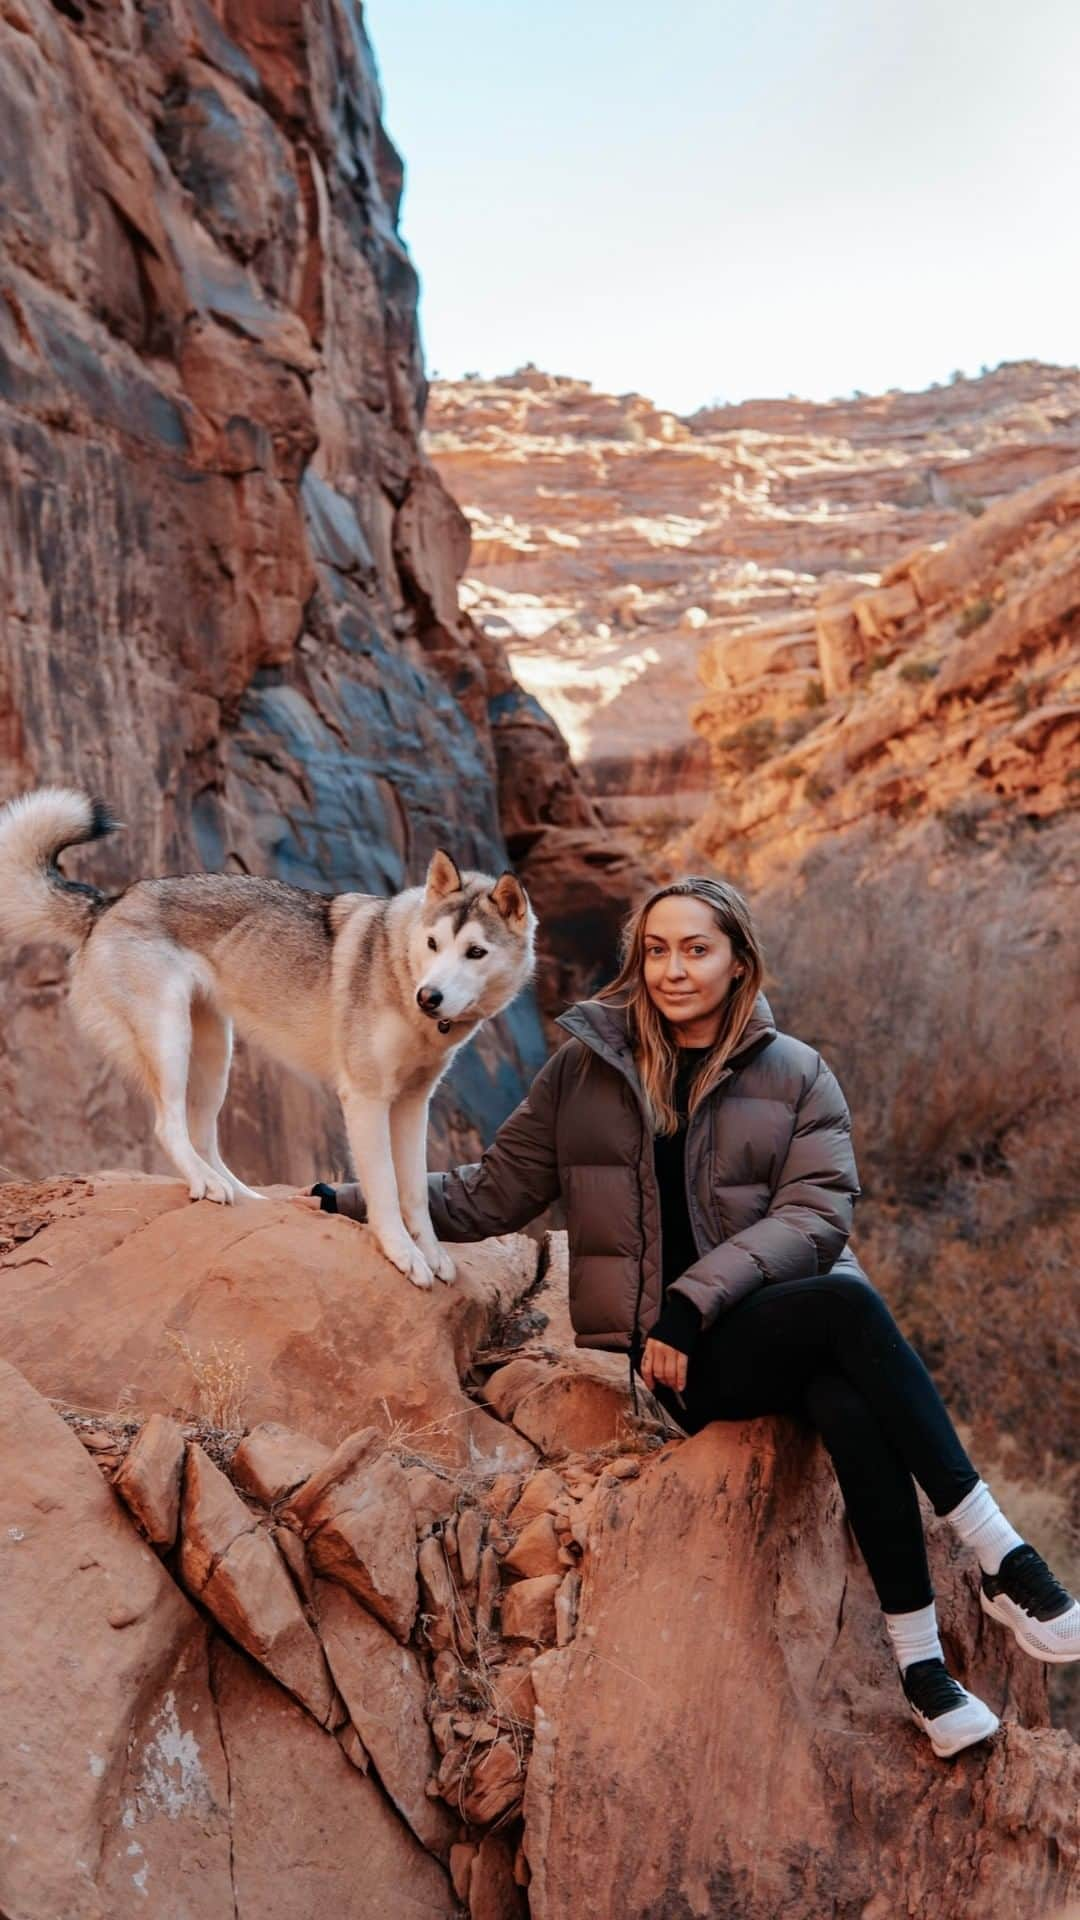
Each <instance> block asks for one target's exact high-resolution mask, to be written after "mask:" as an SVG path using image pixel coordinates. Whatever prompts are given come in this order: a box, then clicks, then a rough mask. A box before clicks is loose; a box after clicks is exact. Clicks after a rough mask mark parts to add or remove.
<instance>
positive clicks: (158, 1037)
mask: <svg viewBox="0 0 1080 1920" xmlns="http://www.w3.org/2000/svg"><path fill="white" fill-rule="evenodd" d="M191 1000H192V989H191V981H190V980H189V979H187V978H185V977H183V976H181V975H174V976H173V977H172V978H171V979H168V980H166V981H163V982H162V985H161V992H160V998H159V1000H158V1002H157V1005H156V1006H155V1008H154V1010H153V1025H152V1027H150V1025H149V1016H146V1025H147V1029H148V1030H146V1031H140V1032H139V1035H138V1038H139V1041H140V1043H141V1047H142V1051H143V1053H144V1055H145V1056H147V1060H148V1066H149V1071H148V1073H147V1080H148V1083H149V1086H150V1092H151V1095H152V1096H153V1100H154V1132H155V1133H156V1135H157V1137H158V1142H159V1144H160V1146H161V1148H162V1150H163V1152H165V1153H167V1154H168V1156H169V1159H170V1160H171V1161H172V1163H173V1166H174V1167H175V1168H176V1170H177V1172H178V1173H179V1174H180V1176H181V1178H182V1179H184V1180H186V1181H187V1183H188V1191H189V1192H190V1194H191V1198H192V1199H193V1200H203V1199H206V1200H216V1201H218V1202H219V1203H220V1204H221V1205H222V1206H231V1205H232V1202H233V1199H234V1197H235V1196H234V1194H233V1187H232V1182H231V1180H230V1179H229V1178H228V1176H227V1175H223V1174H220V1173H219V1172H218V1171H217V1168H216V1167H212V1166H210V1165H209V1163H208V1162H207V1161H206V1160H203V1159H202V1158H201V1157H200V1155H199V1154H198V1153H196V1151H195V1147H194V1145H193V1144H192V1139H191V1135H190V1133H189V1132H188V1118H187V1100H188V1073H189V1070H190V1066H191V1054H192V1024H191Z"/></svg>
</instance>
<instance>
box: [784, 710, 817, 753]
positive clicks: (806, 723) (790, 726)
mask: <svg viewBox="0 0 1080 1920" xmlns="http://www.w3.org/2000/svg"><path fill="white" fill-rule="evenodd" d="M816 726H817V713H816V712H815V711H810V710H808V711H806V712H804V713H793V714H792V715H791V716H790V718H789V719H787V720H785V721H784V725H783V728H782V729H781V738H782V740H783V742H784V745H785V746H788V747H793V746H794V745H795V742H796V740H801V739H802V737H803V735H804V734H806V733H813V731H814V728H815V727H816Z"/></svg>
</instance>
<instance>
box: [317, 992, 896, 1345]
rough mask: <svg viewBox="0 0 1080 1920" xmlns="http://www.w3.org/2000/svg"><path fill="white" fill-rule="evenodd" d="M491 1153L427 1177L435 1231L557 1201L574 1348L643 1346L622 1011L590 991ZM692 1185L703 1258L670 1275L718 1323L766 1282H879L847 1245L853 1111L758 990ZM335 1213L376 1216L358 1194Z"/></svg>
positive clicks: (649, 1199) (636, 1140) (340, 1198)
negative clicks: (562, 1214) (835, 1277)
mask: <svg viewBox="0 0 1080 1920" xmlns="http://www.w3.org/2000/svg"><path fill="white" fill-rule="evenodd" d="M558 1024H559V1025H560V1026H562V1027H565V1028H566V1030H567V1032H568V1033H569V1034H570V1035H571V1036H572V1037H571V1039H570V1040H569V1041H568V1042H567V1044H566V1045H565V1046H562V1047H560V1048H559V1050H558V1052H557V1053H555V1054H553V1055H552V1057H551V1059H550V1060H548V1061H546V1062H545V1064H544V1066H542V1067H541V1069H540V1071H539V1073H538V1074H537V1076H536V1078H535V1080H534V1081H533V1083H532V1086H531V1087H530V1089H529V1092H528V1094H527V1095H526V1097H525V1099H524V1100H523V1101H522V1102H521V1105H520V1106H519V1107H517V1108H516V1109H515V1111H514V1112H513V1113H512V1114H510V1116H509V1118H508V1119H506V1120H504V1121H503V1124H502V1126H501V1127H500V1128H499V1130H498V1132H497V1134H496V1135H495V1138H494V1140H493V1141H492V1143H491V1145H490V1147H489V1148H488V1149H487V1152H486V1153H485V1154H484V1156H483V1159H481V1160H479V1161H477V1162H476V1164H475V1165H473V1166H467V1167H456V1168H455V1169H454V1170H453V1172H451V1173H433V1174H431V1175H429V1178H428V1193H429V1198H430V1203H431V1219H432V1225H433V1226H434V1229H435V1233H436V1235H437V1236H438V1238H439V1239H440V1240H447V1241H459V1240H483V1239H486V1238H487V1237H488V1236H489V1235H492V1234H500V1233H509V1232H511V1231H513V1230H514V1229H515V1228H518V1227H523V1226H525V1225H526V1223H527V1222H528V1221H529V1220H532V1219H534V1218H535V1216H536V1215H537V1214H539V1213H542V1212H543V1210H544V1208H545V1207H547V1206H549V1205H550V1204H551V1202H552V1201H553V1200H555V1199H556V1198H557V1197H559V1196H560V1195H561V1197H562V1199H563V1201H564V1203H565V1207H566V1224H567V1234H568V1239H569V1245H570V1318H571V1321H572V1323H573V1327H574V1333H575V1341H576V1344H577V1345H578V1346H579V1347H603V1348H607V1349H609V1350H611V1351H615V1352H629V1353H630V1354H631V1355H634V1354H635V1353H636V1352H639V1351H640V1349H641V1346H642V1345H643V1342H644V1337H645V1335H646V1334H647V1333H648V1330H649V1328H650V1327H651V1326H652V1325H653V1323H654V1321H655V1320H656V1318H657V1316H658V1314H659V1311H660V1306H661V1296H662V1292H663V1283H662V1272H663V1267H662V1261H661V1252H660V1200H659V1193H658V1191H657V1184H656V1175H655V1170H654V1163H653V1135H652V1131H651V1129H650V1126H649V1123H648V1120H647V1118H646V1114H645V1109H644V1105H643V1101H642V1090H641V1083H640V1080H639V1078H638V1075H637V1070H636V1068H635V1065H634V1060H633V1055H632V1053H631V1049H630V1044H629V1040H628V1037H627V1028H626V1015H625V1013H624V1012H623V1011H622V1009H620V1008H618V1007H616V1006H614V1005H613V1004H612V1003H611V1002H609V1001H604V1000H582V1001H579V1002H578V1003H577V1005H575V1006H572V1007H570V1008H569V1009H568V1010H567V1012H566V1013H564V1014H562V1015H560V1017H559V1021H558ZM686 1187H687V1201H688V1204H689V1209H690V1219H691V1223H692V1226H693V1230H694V1238H695V1241H696V1243H697V1250H698V1255H699V1258H698V1259H697V1260H696V1261H695V1263H694V1265H693V1266H692V1267H689V1268H688V1269H687V1271H686V1272H685V1273H684V1274H682V1275H681V1277H680V1278H679V1279H678V1280H675V1281H673V1282H672V1286H671V1290H672V1292H678V1293H682V1294H685V1295H686V1297H687V1299H689V1300H690V1301H692V1303H693V1304H694V1306H696V1307H697V1308H698V1310H699V1311H700V1313H701V1316H702V1321H703V1323H704V1325H705V1326H709V1325H710V1324H711V1323H712V1322H713V1321H714V1320H715V1319H716V1318H717V1315H718V1314H721V1313H723V1312H725V1311H726V1310H727V1308H729V1307H731V1306H733V1305H734V1304H735V1302H736V1301H737V1300H741V1299H742V1298H743V1296H744V1295H745V1294H747V1293H750V1292H751V1291H752V1290H753V1288H755V1287H759V1286H761V1285H763V1284H767V1283H768V1282H770V1281H777V1280H798V1279H806V1278H810V1277H812V1276H814V1275H822V1274H826V1273H829V1272H832V1271H836V1272H842V1273H849V1274H853V1275H855V1276H857V1277H859V1278H862V1279H865V1278H866V1275H865V1274H864V1273H863V1271H862V1268H861V1267H860V1266H859V1263H858V1261H857V1260H856V1259H855V1256H854V1254H853V1253H852V1252H851V1251H850V1249H849V1248H848V1246H847V1239H848V1235H849V1233H850V1231H851V1222H852V1214H853V1210H854V1204H855V1201H856V1199H857V1198H858V1194H859V1184H858V1177H857V1173H856V1167H855V1156H854V1153H853V1152H852V1145H851V1119H850V1116H849V1114H848V1109H847V1103H846V1101H845V1099H844V1096H843V1093H842V1092H841V1090H840V1085H839V1082H838V1081H837V1079H836V1077H835V1075H834V1074H833V1073H832V1071H831V1070H830V1068H829V1067H828V1066H827V1065H826V1064H825V1061H824V1060H823V1059H822V1057H821V1055H820V1054H819V1053H817V1052H815V1050H814V1048H813V1047H810V1046H807V1045H806V1044H805V1043H804V1042H803V1041H802V1040H796V1039H795V1038H794V1037H793V1036H792V1035H791V1034H788V1033H778V1032H777V1030H776V1024H775V1022H774V1020H773V1017H772V1012H771V1009H770V1007H769V1003H768V1001H767V1000H766V998H765V995H764V994H763V993H759V994H758V996H757V1000H756V1002H755V1005H754V1010H753V1013H752V1015H751V1017H750V1021H749V1024H748V1026H747V1029H746V1032H745V1033H744V1035H743V1037H742V1040H741V1041H740V1043H739V1047H738V1051H737V1052H736V1053H735V1054H734V1055H733V1056H732V1057H731V1059H730V1060H729V1062H728V1065H727V1066H726V1068H725V1069H724V1073H723V1075H722V1077H721V1079H720V1082H719V1084H718V1085H717V1086H716V1087H715V1088H714V1089H713V1091H712V1093H711V1094H709V1096H708V1097H707V1099H705V1100H704V1101H703V1102H702V1103H701V1105H700V1106H699V1107H698V1109H697V1111H696V1113H694V1114H693V1115H692V1116H691V1119H690V1122H689V1125H688V1127H687V1135H686ZM337 1203H338V1208H339V1210H340V1211H341V1212H342V1213H348V1214H351V1215H352V1216H353V1217H354V1218H358V1219H362V1218H363V1217H364V1209H363V1199H362V1195H361V1192H360V1189H359V1188H358V1187H339V1188H338V1189H337Z"/></svg>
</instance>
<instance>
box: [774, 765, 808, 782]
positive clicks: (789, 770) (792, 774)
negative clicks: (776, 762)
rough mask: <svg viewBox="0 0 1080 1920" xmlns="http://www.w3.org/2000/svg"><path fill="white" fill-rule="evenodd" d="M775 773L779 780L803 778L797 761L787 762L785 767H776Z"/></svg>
mask: <svg viewBox="0 0 1080 1920" xmlns="http://www.w3.org/2000/svg"><path fill="white" fill-rule="evenodd" d="M776 771H777V773H778V774H779V775H780V778H781V780H801V779H802V777H803V770H802V768H801V767H800V765H799V763H798V761H797V760H792V761H789V763H788V765H787V766H786V767H777V769H776Z"/></svg>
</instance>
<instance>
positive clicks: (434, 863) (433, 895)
mask: <svg viewBox="0 0 1080 1920" xmlns="http://www.w3.org/2000/svg"><path fill="white" fill-rule="evenodd" d="M424 891H425V893H426V894H427V895H428V896H429V898H430V899H433V900H442V899H444V898H445V896H446V895H447V894H448V893H460V892H461V875H460V873H459V872H458V870H457V867H456V866H455V865H454V862H453V861H452V860H451V858H450V855H449V854H448V853H444V851H443V849H442V847H436V849H435V852H434V853H433V854H432V856H431V860H430V862H429V864H428V870H427V879H426V880H425V882H424Z"/></svg>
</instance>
